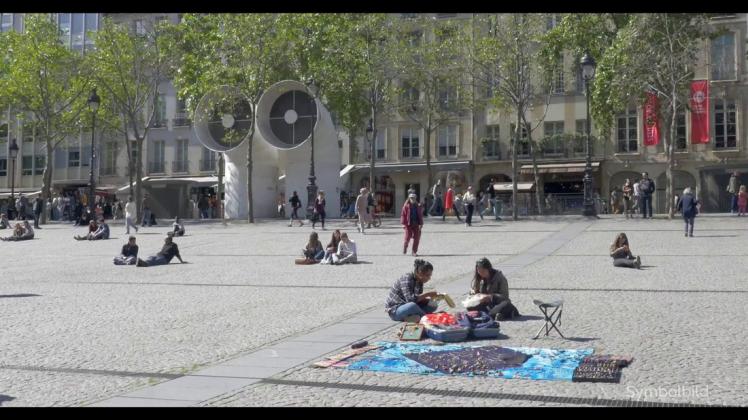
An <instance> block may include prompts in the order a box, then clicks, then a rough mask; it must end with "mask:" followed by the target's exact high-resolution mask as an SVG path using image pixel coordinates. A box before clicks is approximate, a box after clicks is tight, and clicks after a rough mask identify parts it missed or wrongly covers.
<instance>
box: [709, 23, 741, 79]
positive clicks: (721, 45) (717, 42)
mask: <svg viewBox="0 0 748 420" xmlns="http://www.w3.org/2000/svg"><path fill="white" fill-rule="evenodd" d="M711 53H712V80H735V79H737V66H736V61H735V34H734V33H729V34H725V35H722V36H720V37H719V38H716V39H714V40H713V41H712V51H711Z"/></svg>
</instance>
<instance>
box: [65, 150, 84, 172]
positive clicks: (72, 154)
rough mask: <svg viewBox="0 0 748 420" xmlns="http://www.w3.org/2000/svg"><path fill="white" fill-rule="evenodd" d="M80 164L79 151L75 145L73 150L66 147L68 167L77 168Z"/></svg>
mask: <svg viewBox="0 0 748 420" xmlns="http://www.w3.org/2000/svg"><path fill="white" fill-rule="evenodd" d="M79 166H81V152H80V150H78V148H77V147H76V148H75V150H70V149H68V167H70V168H77V167H79Z"/></svg>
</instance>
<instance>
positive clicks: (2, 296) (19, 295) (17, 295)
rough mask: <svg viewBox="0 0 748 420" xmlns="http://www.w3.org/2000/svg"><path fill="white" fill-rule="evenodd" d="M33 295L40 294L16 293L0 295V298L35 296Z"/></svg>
mask: <svg viewBox="0 0 748 420" xmlns="http://www.w3.org/2000/svg"><path fill="white" fill-rule="evenodd" d="M35 296H41V295H36V294H33V293H19V294H16V295H0V299H2V298H23V297H35Z"/></svg>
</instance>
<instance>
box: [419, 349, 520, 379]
mask: <svg viewBox="0 0 748 420" xmlns="http://www.w3.org/2000/svg"><path fill="white" fill-rule="evenodd" d="M404 356H405V357H407V358H408V359H411V360H415V361H416V362H418V363H420V364H422V365H424V366H428V367H430V368H432V369H434V370H437V371H439V372H442V373H463V374H473V375H487V374H488V373H489V372H496V371H500V370H502V369H506V368H510V367H519V366H522V364H523V363H525V361H526V360H527V359H528V358H530V356H528V355H526V354H524V353H520V352H517V351H514V350H511V349H507V348H504V347H499V346H484V347H466V348H462V349H459V350H454V351H439V352H429V353H405V354H404Z"/></svg>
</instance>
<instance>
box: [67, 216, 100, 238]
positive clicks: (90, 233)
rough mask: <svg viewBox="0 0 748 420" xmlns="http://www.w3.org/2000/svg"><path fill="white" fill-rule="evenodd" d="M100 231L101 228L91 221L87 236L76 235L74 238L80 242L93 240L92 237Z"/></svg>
mask: <svg viewBox="0 0 748 420" xmlns="http://www.w3.org/2000/svg"><path fill="white" fill-rule="evenodd" d="M98 230H99V226H98V225H97V224H96V222H95V221H94V220H91V221H90V222H89V223H88V233H87V234H86V236H81V235H75V236H73V238H75V239H76V240H78V241H86V240H91V236H93V234H94V233H96V231H98Z"/></svg>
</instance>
